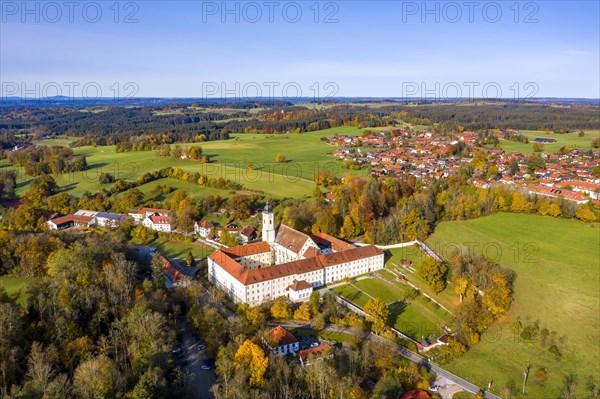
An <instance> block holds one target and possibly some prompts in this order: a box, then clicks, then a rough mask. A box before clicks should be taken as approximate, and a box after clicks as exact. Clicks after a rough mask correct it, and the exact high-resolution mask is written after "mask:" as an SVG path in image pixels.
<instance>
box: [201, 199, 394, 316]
mask: <svg viewBox="0 0 600 399" xmlns="http://www.w3.org/2000/svg"><path fill="white" fill-rule="evenodd" d="M383 266H384V260H383V251H381V250H380V249H378V248H376V247H375V246H373V245H370V246H365V247H355V246H353V245H350V244H348V243H347V242H344V241H342V240H339V239H337V238H335V237H331V236H329V235H327V234H323V233H318V234H312V235H308V234H304V233H302V232H300V231H297V230H294V229H292V228H291V227H288V226H286V225H283V224H281V225H279V226H278V227H276V226H275V223H274V215H273V209H272V208H271V206H270V205H269V204H268V203H267V206H266V207H265V209H264V210H263V229H262V241H259V242H255V243H250V244H246V245H239V246H236V247H232V248H223V249H220V250H218V251H216V252H215V253H213V254H212V255H210V256H209V257H208V276H209V280H210V281H211V283H212V284H214V285H216V286H217V287H219V288H221V289H222V290H223V291H225V293H226V294H227V295H228V296H229V297H230V298H231V299H232V300H233V301H234V302H236V303H248V304H250V305H252V306H254V305H258V304H261V303H263V302H267V301H270V300H272V299H275V298H278V297H281V296H286V297H288V298H289V299H290V300H292V301H305V300H307V299H308V297H309V296H310V294H311V293H312V290H313V289H314V288H318V287H321V286H323V285H325V284H331V283H334V282H337V281H340V280H343V279H345V278H348V277H353V276H357V275H360V274H366V273H370V272H373V271H376V270H381V269H383Z"/></svg>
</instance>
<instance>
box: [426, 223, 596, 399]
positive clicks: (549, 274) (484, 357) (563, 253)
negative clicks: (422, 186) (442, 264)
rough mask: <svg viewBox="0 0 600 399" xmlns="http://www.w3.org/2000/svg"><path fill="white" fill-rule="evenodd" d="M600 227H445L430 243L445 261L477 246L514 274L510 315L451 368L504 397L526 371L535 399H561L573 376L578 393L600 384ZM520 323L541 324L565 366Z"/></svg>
mask: <svg viewBox="0 0 600 399" xmlns="http://www.w3.org/2000/svg"><path fill="white" fill-rule="evenodd" d="M599 228H600V226H598V225H597V224H596V225H586V224H584V223H582V222H579V221H576V220H565V219H554V218H550V217H542V216H537V215H525V214H504V213H500V214H496V215H492V216H487V217H482V218H478V219H474V220H469V221H460V222H443V223H441V224H440V225H439V226H438V227H437V228H436V231H435V233H434V234H433V235H432V236H431V237H430V238H429V239H428V240H427V243H428V245H429V246H430V247H431V248H433V249H434V250H435V251H436V252H437V253H438V254H439V255H440V256H442V257H443V258H444V257H448V256H449V255H450V254H451V253H452V251H454V250H456V249H460V250H462V251H465V253H466V252H467V249H468V248H471V249H472V250H473V251H474V252H475V253H477V254H480V255H485V256H487V257H489V258H491V259H494V260H495V261H497V262H498V263H500V264H502V265H503V266H505V267H508V268H510V269H512V270H514V271H515V273H516V279H515V282H514V301H513V304H512V306H511V308H510V310H509V312H508V313H507V315H506V316H505V317H503V318H502V319H501V320H499V321H498V322H496V323H495V324H494V325H493V326H492V327H491V328H490V329H488V331H487V332H486V333H485V334H484V335H483V337H482V340H481V342H480V343H478V344H477V345H475V346H474V347H473V348H471V349H470V350H469V351H468V352H467V353H466V354H465V355H463V356H462V357H460V358H459V359H457V360H454V361H453V362H452V363H450V364H449V365H448V366H446V367H448V369H449V370H450V371H452V372H454V373H456V374H457V375H460V376H461V377H463V378H466V379H468V380H469V381H471V382H474V383H476V384H478V385H479V386H487V384H488V383H489V382H490V381H493V386H492V389H493V390H494V391H495V392H498V391H499V390H500V389H502V388H503V387H504V386H506V384H507V383H508V382H509V381H511V380H512V381H513V382H515V383H516V385H517V386H520V384H521V382H522V380H523V371H524V370H525V369H526V368H527V367H528V366H531V370H532V372H531V375H530V379H529V382H528V384H527V388H526V395H524V396H523V397H529V398H547V397H555V396H556V394H557V393H558V392H559V391H560V387H561V385H562V380H563V378H564V376H565V375H566V374H568V373H571V372H572V373H574V374H575V375H576V376H577V381H578V386H577V392H578V393H579V395H583V391H584V387H585V380H586V379H587V377H588V376H593V378H594V379H595V381H596V384H598V382H599V381H600V371H599V369H598V364H600V334H599V331H600V312H599V300H600V261H599V259H600V231H599V230H598V229H599ZM447 290H448V289H447ZM517 320H520V321H521V323H522V324H523V325H524V326H526V325H528V324H530V323H535V322H537V323H538V325H539V328H540V330H541V329H543V328H547V329H548V331H549V332H551V337H552V339H553V340H554V341H555V342H556V345H557V346H558V348H559V350H560V352H561V353H562V358H561V360H556V358H555V357H554V356H553V355H552V354H551V353H550V352H549V351H548V344H546V345H545V346H544V345H543V344H542V342H541V339H540V335H539V334H538V335H537V336H534V337H533V338H532V339H523V338H522V337H521V336H520V335H519V334H517V333H515V330H514V327H513V323H515V322H516V321H517ZM540 367H544V368H546V370H547V371H548V382H547V384H546V386H545V387H540V386H538V385H536V384H535V382H534V379H533V373H535V371H536V370H537V369H538V368H540ZM579 395H578V397H583V396H579Z"/></svg>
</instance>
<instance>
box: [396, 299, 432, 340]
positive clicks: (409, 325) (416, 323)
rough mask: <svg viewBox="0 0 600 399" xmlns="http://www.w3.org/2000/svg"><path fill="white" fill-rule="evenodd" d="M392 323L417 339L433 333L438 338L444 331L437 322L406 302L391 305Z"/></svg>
mask: <svg viewBox="0 0 600 399" xmlns="http://www.w3.org/2000/svg"><path fill="white" fill-rule="evenodd" d="M390 324H391V325H392V326H393V327H394V328H395V329H396V330H399V331H402V332H403V333H404V334H406V335H408V336H409V337H411V338H412V339H415V340H417V341H420V340H421V338H427V337H428V336H429V335H431V334H433V335H435V336H436V338H437V337H438V336H439V335H440V334H441V332H442V330H441V329H440V328H439V327H438V325H437V324H436V323H434V322H433V321H432V320H430V319H429V318H427V317H425V316H424V315H423V314H422V313H420V312H419V310H417V309H415V308H414V307H413V306H412V304H406V303H405V302H396V303H394V304H392V305H390ZM440 327H441V325H440Z"/></svg>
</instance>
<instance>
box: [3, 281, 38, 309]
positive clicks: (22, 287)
mask: <svg viewBox="0 0 600 399" xmlns="http://www.w3.org/2000/svg"><path fill="white" fill-rule="evenodd" d="M30 283H31V281H29V280H28V279H25V278H21V277H7V276H4V277H0V287H4V289H5V290H6V293H7V294H9V295H12V294H14V293H16V292H20V294H19V298H18V299H17V303H18V304H19V305H22V306H24V305H25V304H26V303H27V293H26V292H25V291H26V290H27V287H28V286H29V284H30Z"/></svg>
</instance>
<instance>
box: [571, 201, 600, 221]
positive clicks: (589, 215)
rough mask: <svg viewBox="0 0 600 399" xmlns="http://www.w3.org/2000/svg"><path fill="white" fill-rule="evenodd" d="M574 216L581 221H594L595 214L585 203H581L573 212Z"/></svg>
mask: <svg viewBox="0 0 600 399" xmlns="http://www.w3.org/2000/svg"><path fill="white" fill-rule="evenodd" d="M575 217H576V218H577V219H579V220H581V221H583V222H587V223H591V222H594V221H596V215H595V214H594V212H592V211H591V210H590V207H589V206H587V205H581V206H580V207H579V209H578V210H577V213H575Z"/></svg>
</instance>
